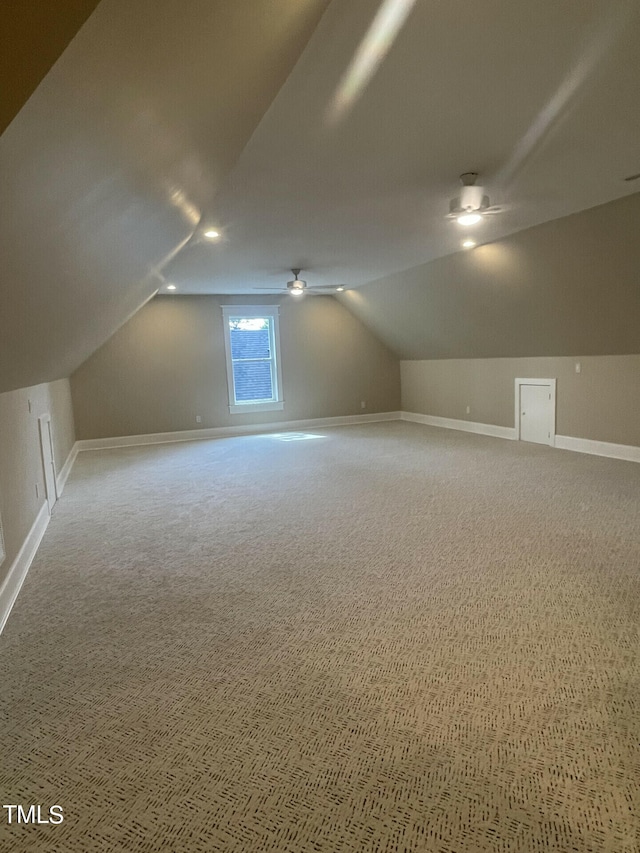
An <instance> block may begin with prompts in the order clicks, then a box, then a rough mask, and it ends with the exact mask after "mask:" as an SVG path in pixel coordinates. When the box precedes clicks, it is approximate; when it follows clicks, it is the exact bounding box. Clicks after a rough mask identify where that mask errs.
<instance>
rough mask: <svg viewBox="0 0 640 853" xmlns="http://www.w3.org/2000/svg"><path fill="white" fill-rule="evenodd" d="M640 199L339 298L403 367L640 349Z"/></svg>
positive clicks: (432, 264) (628, 199) (544, 227)
mask: <svg viewBox="0 0 640 853" xmlns="http://www.w3.org/2000/svg"><path fill="white" fill-rule="evenodd" d="M638 222H640V193H635V194H634V195H631V196H626V197H625V198H622V199H618V200H616V201H612V202H609V203H608V204H604V205H600V206H598V207H594V208H591V209H589V210H584V211H582V212H580V213H575V214H573V215H571V216H567V217H564V218H562V219H558V220H555V221H553V222H545V223H543V224H541V225H536V226H534V227H533V228H528V229H526V230H524V231H520V232H519V233H517V234H512V235H511V236H509V237H506V238H505V239H503V240H498V241H496V242H493V243H489V244H486V245H483V246H478V247H477V248H476V249H473V251H470V252H458V253H456V254H453V255H448V256H447V257H444V258H438V259H436V260H434V261H430V262H429V263H426V264H422V265H420V266H417V267H413V268H412V269H409V270H404V271H403V272H399V273H395V274H394V275H391V276H388V277H385V278H383V279H380V280H379V281H375V282H372V283H370V284H367V285H366V286H365V287H361V288H356V289H353V290H349V291H345V292H344V293H342V294H339V296H338V298H339V299H340V300H341V301H342V302H343V303H344V304H345V305H346V306H347V307H348V308H349V309H350V310H351V311H352V312H353V313H354V314H355V315H356V316H358V317H359V318H360V319H361V320H362V321H363V322H364V323H366V324H367V326H369V328H371V329H372V330H373V331H374V332H375V333H376V334H377V335H378V337H379V338H381V340H383V341H384V342H385V343H386V344H387V346H389V347H390V348H391V349H392V350H393V351H394V352H395V353H396V354H397V355H398V356H399V357H400V358H402V359H441V358H506V357H510V358H515V357H524V356H571V355H578V356H584V355H625V354H634V353H638V352H639V351H640V286H639V283H638V282H639V274H638V270H640V241H639V240H638V238H637V231H638Z"/></svg>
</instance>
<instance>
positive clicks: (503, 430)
mask: <svg viewBox="0 0 640 853" xmlns="http://www.w3.org/2000/svg"><path fill="white" fill-rule="evenodd" d="M400 418H401V420H403V421H412V422H413V423H416V424H427V425H428V426H435V427H442V428H443V429H457V430H462V432H473V433H476V434H477V435H491V436H493V437H494V438H508V439H510V440H512V441H513V440H514V439H515V437H516V431H515V429H514V428H513V427H503V426H496V424H481V423H477V422H475V421H461V420H458V419H456V418H439V417H437V416H436V415H421V414H418V413H417V412H400Z"/></svg>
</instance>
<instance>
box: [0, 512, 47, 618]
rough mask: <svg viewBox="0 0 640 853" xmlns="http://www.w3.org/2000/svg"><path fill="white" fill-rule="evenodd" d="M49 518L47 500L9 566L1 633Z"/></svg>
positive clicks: (1, 595) (1, 592) (0, 591)
mask: <svg viewBox="0 0 640 853" xmlns="http://www.w3.org/2000/svg"><path fill="white" fill-rule="evenodd" d="M49 518H50V516H49V508H48V506H47V504H46V502H45V503H43V504H42V506H41V507H40V512H39V513H38V515H37V516H36V520H35V521H34V522H33V525H32V526H31V530H30V531H29V533H28V534H27V538H26V539H25V540H24V542H23V543H22V548H20V551H19V552H18V556H17V557H16V558H15V560H14V561H13V563H12V564H11V566H10V567H9V572H8V574H7V576H6V578H5V579H4V581H3V583H2V586H0V634H1V633H2V631H3V629H4V626H5V625H6V624H7V619H8V618H9V614H10V613H11V608H12V607H13V605H14V604H15V601H16V598H17V597H18V593H19V592H20V588H21V587H22V584H23V583H24V579H25V578H26V576H27V572H28V571H29V567H30V566H31V563H32V562H33V558H34V557H35V555H36V552H37V550H38V546H39V545H40V542H41V540H42V537H43V536H44V532H45V530H46V529H47V525H48V524H49Z"/></svg>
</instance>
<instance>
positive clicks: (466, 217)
mask: <svg viewBox="0 0 640 853" xmlns="http://www.w3.org/2000/svg"><path fill="white" fill-rule="evenodd" d="M481 219H482V217H481V216H480V214H479V213H463V214H462V216H459V217H458V220H457V222H458V225H477V224H478V222H480V220H481Z"/></svg>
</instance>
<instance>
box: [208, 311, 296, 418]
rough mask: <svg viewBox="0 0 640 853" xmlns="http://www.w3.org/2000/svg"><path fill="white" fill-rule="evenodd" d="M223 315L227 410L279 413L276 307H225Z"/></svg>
mask: <svg viewBox="0 0 640 853" xmlns="http://www.w3.org/2000/svg"><path fill="white" fill-rule="evenodd" d="M222 316H223V320H224V344H225V352H226V356H227V382H228V385H229V411H230V412H231V414H236V415H237V414H240V413H242V412H259V411H266V412H275V411H282V409H284V402H283V400H282V374H281V371H280V336H279V330H278V306H277V305H258V306H246V305H240V306H233V305H225V306H224V307H223V308H222Z"/></svg>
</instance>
